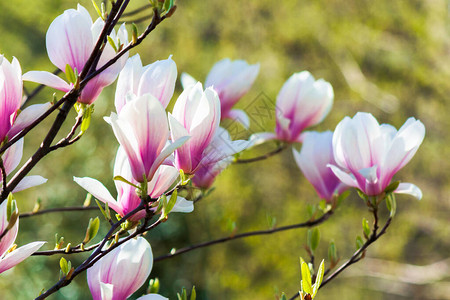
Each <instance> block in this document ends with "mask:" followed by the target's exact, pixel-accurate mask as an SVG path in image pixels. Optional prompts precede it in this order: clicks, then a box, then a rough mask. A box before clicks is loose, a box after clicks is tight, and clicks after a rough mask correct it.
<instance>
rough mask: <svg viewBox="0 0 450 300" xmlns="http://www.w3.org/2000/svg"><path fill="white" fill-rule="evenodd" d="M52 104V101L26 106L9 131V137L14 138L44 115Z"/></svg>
mask: <svg viewBox="0 0 450 300" xmlns="http://www.w3.org/2000/svg"><path fill="white" fill-rule="evenodd" d="M51 106H52V105H51V104H50V102H47V103H44V104H34V105H30V106H28V107H27V108H25V109H24V110H23V111H22V112H21V113H20V114H19V115H18V116H17V118H16V120H15V121H14V124H13V126H12V127H11V129H10V130H9V131H8V137H9V139H12V138H13V137H14V136H15V135H16V134H18V133H19V132H21V131H22V130H23V129H24V128H25V127H28V126H29V125H30V124H31V123H33V122H34V121H36V120H37V119H38V118H39V117H40V116H42V115H43V114H44V113H45V112H46V111H47V110H48V109H49V108H50V107H51Z"/></svg>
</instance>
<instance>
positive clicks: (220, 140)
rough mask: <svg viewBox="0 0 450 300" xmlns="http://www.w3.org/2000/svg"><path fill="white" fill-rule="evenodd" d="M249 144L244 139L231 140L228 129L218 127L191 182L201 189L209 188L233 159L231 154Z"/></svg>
mask: <svg viewBox="0 0 450 300" xmlns="http://www.w3.org/2000/svg"><path fill="white" fill-rule="evenodd" d="M249 145H250V143H249V142H248V141H244V140H236V141H232V140H231V138H230V134H229V133H228V131H226V130H225V129H223V128H222V127H219V128H218V129H217V131H216V133H215V135H214V138H213V139H212V141H211V143H210V145H209V146H208V147H207V148H206V149H205V151H204V153H203V159H202V161H201V163H200V166H199V167H198V169H197V170H196V171H195V176H194V177H193V178H192V183H193V184H194V185H195V186H196V187H199V188H202V189H207V188H210V187H211V186H212V184H213V183H214V180H215V178H216V177H217V175H219V174H220V173H221V172H222V171H223V170H225V168H226V167H228V165H229V164H230V163H231V162H232V161H233V158H232V157H231V156H232V155H234V154H236V153H239V152H241V151H243V150H245V149H246V148H247V147H248V146H249Z"/></svg>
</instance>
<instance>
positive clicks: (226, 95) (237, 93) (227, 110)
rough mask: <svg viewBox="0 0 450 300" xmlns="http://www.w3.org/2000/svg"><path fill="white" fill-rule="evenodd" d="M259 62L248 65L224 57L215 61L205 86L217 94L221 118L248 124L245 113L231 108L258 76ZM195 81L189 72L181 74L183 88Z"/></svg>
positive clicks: (241, 61) (246, 125)
mask: <svg viewBox="0 0 450 300" xmlns="http://www.w3.org/2000/svg"><path fill="white" fill-rule="evenodd" d="M258 73H259V64H255V65H249V64H248V63H247V62H246V61H244V60H235V61H231V60H230V59H229V58H225V59H223V60H221V61H219V62H217V63H216V64H215V65H214V66H213V67H212V69H211V71H210V72H209V74H208V76H207V77H206V81H205V86H206V87H213V88H214V90H215V91H216V92H217V94H218V95H219V99H220V110H221V116H222V120H223V119H233V120H237V121H239V122H241V123H242V125H244V126H245V127H246V128H248V127H249V126H250V120H249V118H248V116H247V114H246V113H245V112H244V111H242V110H240V109H232V108H233V106H234V105H235V104H236V103H237V102H238V101H239V100H240V99H241V98H242V96H244V95H245V94H246V93H247V92H248V91H249V90H250V88H251V86H252V85H253V82H254V81H255V79H256V76H258ZM196 82H197V81H196V80H195V79H194V78H192V76H190V75H189V74H186V73H183V74H182V75H181V83H182V84H183V87H184V88H187V87H188V86H190V85H193V84H195V83H196Z"/></svg>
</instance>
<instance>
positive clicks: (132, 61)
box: [115, 54, 177, 113]
mask: <svg viewBox="0 0 450 300" xmlns="http://www.w3.org/2000/svg"><path fill="white" fill-rule="evenodd" d="M176 80H177V65H176V64H175V62H174V61H173V60H172V58H171V57H169V58H168V59H165V60H158V61H156V62H154V63H152V64H151V65H147V66H145V67H143V66H142V62H141V58H140V56H139V54H136V55H135V56H133V57H131V58H129V59H128V61H127V63H126V64H125V67H124V68H123V70H122V71H121V72H120V74H119V79H118V80H117V89H116V100H115V104H116V110H117V112H118V113H120V111H121V109H122V107H123V106H124V105H125V103H126V102H127V99H129V98H128V97H127V94H128V93H130V92H131V93H132V94H134V95H137V96H141V95H144V94H151V95H153V96H154V97H155V98H157V99H158V100H159V101H160V102H161V104H162V106H163V107H164V108H166V107H167V105H168V104H169V102H170V99H171V98H172V96H173V91H174V89H175V81H176Z"/></svg>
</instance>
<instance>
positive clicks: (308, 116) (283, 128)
mask: <svg viewBox="0 0 450 300" xmlns="http://www.w3.org/2000/svg"><path fill="white" fill-rule="evenodd" d="M333 98H334V94H333V88H332V87H331V84H329V83H328V82H326V81H324V80H323V79H319V80H315V79H314V77H313V76H312V75H311V74H310V73H309V72H308V71H303V72H300V73H295V74H293V75H292V76H291V77H290V78H289V79H288V80H287V81H286V82H285V83H284V85H283V87H282V88H281V90H280V92H279V94H278V97H277V103H276V108H277V115H276V128H275V134H274V133H269V132H266V133H257V134H255V135H253V136H252V141H253V142H254V144H261V143H263V142H265V141H267V140H272V139H277V140H280V141H284V142H287V143H296V142H301V141H302V137H301V134H302V132H303V131H304V130H305V129H306V128H308V127H310V126H313V125H316V124H318V123H320V122H322V120H323V119H324V118H325V117H326V116H327V115H328V113H329V112H330V110H331V106H332V105H333Z"/></svg>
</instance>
